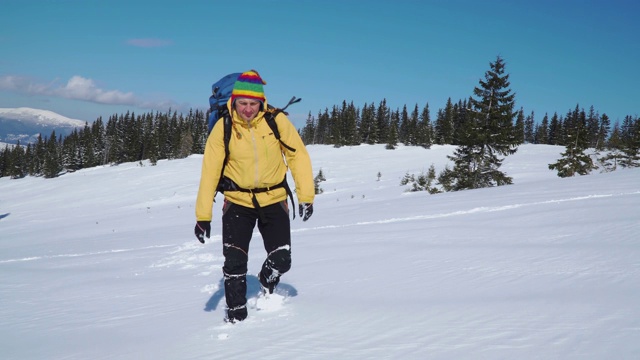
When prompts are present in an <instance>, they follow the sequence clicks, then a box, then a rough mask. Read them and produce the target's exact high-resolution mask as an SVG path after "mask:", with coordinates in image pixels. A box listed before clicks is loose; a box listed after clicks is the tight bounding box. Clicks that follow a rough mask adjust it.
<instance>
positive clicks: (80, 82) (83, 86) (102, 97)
mask: <svg viewBox="0 0 640 360" xmlns="http://www.w3.org/2000/svg"><path fill="white" fill-rule="evenodd" d="M52 93H53V94H55V95H58V96H60V97H63V98H67V99H76V100H85V101H92V102H96V103H99V104H111V105H137V104H138V103H139V101H138V100H137V99H136V97H135V96H134V95H133V93H131V92H127V93H125V92H122V91H119V90H103V89H100V88H98V87H97V86H96V84H95V82H94V81H93V80H91V79H87V78H83V77H82V76H78V75H76V76H73V77H72V78H71V79H69V81H68V82H67V84H66V85H65V86H63V87H58V88H55V89H52Z"/></svg>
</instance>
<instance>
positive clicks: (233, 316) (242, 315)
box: [224, 305, 247, 324]
mask: <svg viewBox="0 0 640 360" xmlns="http://www.w3.org/2000/svg"><path fill="white" fill-rule="evenodd" d="M246 318H247V306H246V305H243V306H239V307H237V308H235V309H227V317H226V318H225V319H224V321H225V322H228V323H232V324H235V323H237V322H239V321H242V320H244V319H246Z"/></svg>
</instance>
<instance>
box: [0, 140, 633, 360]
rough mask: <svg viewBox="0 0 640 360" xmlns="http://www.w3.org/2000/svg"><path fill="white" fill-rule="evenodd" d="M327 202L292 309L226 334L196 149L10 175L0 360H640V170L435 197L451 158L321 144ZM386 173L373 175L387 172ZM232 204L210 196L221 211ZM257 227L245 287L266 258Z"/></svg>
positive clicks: (521, 170) (284, 287)
mask: <svg viewBox="0 0 640 360" xmlns="http://www.w3.org/2000/svg"><path fill="white" fill-rule="evenodd" d="M309 151H310V154H311V156H312V160H313V164H314V172H315V173H317V172H318V170H319V169H320V168H322V170H323V173H324V175H325V177H326V178H327V181H326V182H323V183H322V184H321V187H322V188H323V189H324V190H325V193H324V194H322V195H319V196H318V197H317V198H316V202H315V213H314V215H313V217H312V218H311V219H310V220H309V221H307V222H302V221H300V219H299V218H296V219H295V220H294V221H293V222H292V236H293V267H292V270H291V271H290V272H289V273H288V274H286V275H285V276H284V277H283V279H282V283H281V286H280V291H282V292H288V294H289V296H288V297H287V298H286V299H285V301H284V303H283V304H275V305H274V306H271V307H267V308H266V309H261V310H258V309H257V308H256V305H255V298H254V299H252V300H251V303H250V304H251V305H252V307H251V308H250V309H249V318H248V319H247V321H246V322H243V323H240V324H236V325H226V324H223V322H222V318H223V316H224V298H223V296H224V294H223V291H222V288H221V278H222V272H221V267H222V262H223V258H222V254H221V247H222V246H221V238H220V233H221V229H220V209H219V205H220V201H218V202H217V203H216V204H215V206H214V221H213V223H212V227H213V229H212V239H211V241H209V242H208V243H207V244H205V245H201V244H200V243H198V242H197V240H196V239H195V237H194V236H193V225H194V208H193V204H194V201H195V196H196V192H197V186H198V182H199V175H200V162H201V156H198V155H194V156H191V157H190V158H187V159H184V160H174V161H160V162H159V163H158V165H157V166H144V167H140V166H138V165H137V164H135V163H131V164H121V165H119V166H116V167H101V168H93V169H85V170H80V171H77V172H75V173H72V174H67V175H64V176H62V177H60V178H56V179H42V178H26V179H21V180H9V179H6V178H1V179H0V319H2V321H1V323H2V326H0V358H3V359H204V358H207V359H399V358H402V359H610V358H615V359H636V358H637V357H638V354H640V307H638V306H637V303H638V299H639V298H640V222H639V221H638V219H640V169H634V170H621V171H617V172H613V173H607V174H593V175H589V176H583V177H577V178H569V179H560V178H558V177H557V176H556V175H555V173H554V172H552V171H549V170H548V168H547V164H549V163H551V162H554V161H555V160H556V159H557V158H558V157H559V153H560V152H561V151H563V148H560V147H554V146H544V145H524V146H521V147H520V149H519V151H518V153H516V154H515V155H513V156H510V157H508V158H507V159H506V160H505V162H504V165H503V167H502V170H504V171H505V172H507V173H508V174H509V175H510V176H512V177H513V178H514V182H515V184H514V185H511V186H505V187H498V188H489V189H480V190H473V191H463V192H457V193H445V194H438V195H427V194H426V193H424V192H423V193H406V192H404V189H403V188H402V187H400V186H399V183H400V179H401V178H402V176H403V175H404V174H405V173H406V172H410V173H416V174H417V173H419V172H420V171H426V170H427V169H428V167H429V166H430V165H431V164H435V166H436V168H437V169H441V168H442V167H443V166H444V164H446V163H447V160H446V155H449V154H451V153H452V151H453V147H451V146H434V147H433V148H432V149H429V150H426V149H422V148H417V147H400V148H399V149H397V150H394V151H388V150H385V149H384V146H383V145H382V146H378V145H375V146H358V147H343V148H340V149H335V148H333V147H330V146H310V147H309ZM378 172H380V173H381V177H380V179H379V181H378V178H377V174H378ZM220 199H221V197H220V196H219V197H218V200H220ZM264 255H265V254H264V249H263V248H262V245H261V239H260V235H259V233H257V231H256V233H255V235H254V241H253V242H252V246H251V253H250V263H249V278H248V285H249V295H250V296H251V297H255V295H256V294H257V291H258V282H257V279H256V278H255V274H256V273H257V272H258V271H259V267H260V265H261V262H262V260H263V259H264Z"/></svg>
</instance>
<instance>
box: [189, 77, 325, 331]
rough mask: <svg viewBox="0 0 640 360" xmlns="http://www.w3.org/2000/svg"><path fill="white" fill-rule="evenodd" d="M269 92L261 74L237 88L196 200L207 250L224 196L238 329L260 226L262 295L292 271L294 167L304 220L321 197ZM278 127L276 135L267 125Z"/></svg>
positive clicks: (227, 282) (207, 154) (229, 291)
mask: <svg viewBox="0 0 640 360" xmlns="http://www.w3.org/2000/svg"><path fill="white" fill-rule="evenodd" d="M263 85H266V83H265V82H264V81H263V80H262V78H261V77H260V75H259V74H258V72H257V71H255V70H251V71H247V72H244V73H242V74H241V75H240V76H239V77H238V78H237V80H236V81H235V83H234V86H233V91H232V93H231V97H230V98H229V101H228V102H227V108H228V115H227V116H228V117H229V118H227V121H228V122H227V124H225V121H223V119H220V121H217V122H216V124H215V125H214V126H213V129H212V131H211V134H210V135H209V138H208V139H207V143H206V146H205V151H204V157H203V159H202V173H201V178H200V187H199V190H198V197H197V200H196V221H197V223H196V226H195V235H196V237H197V238H198V240H199V241H200V242H202V243H204V237H205V236H206V237H207V238H209V236H210V232H211V218H212V212H213V211H212V208H213V200H214V196H215V193H216V191H217V190H220V191H222V192H224V204H223V207H222V244H223V248H222V254H223V255H224V258H225V260H224V266H223V268H222V271H223V274H224V291H225V298H226V302H227V317H226V320H227V321H229V322H232V323H233V322H236V321H242V320H244V319H245V318H246V317H247V306H246V304H247V281H246V275H247V263H248V260H249V259H248V252H249V242H250V241H251V235H252V233H253V229H254V227H255V225H256V223H257V224H258V230H259V231H260V234H261V235H262V240H263V242H264V247H265V250H266V252H267V258H266V260H265V261H264V263H263V265H262V268H261V270H260V273H259V274H258V279H259V280H260V284H261V286H262V290H263V292H266V293H273V290H274V288H275V287H276V285H277V284H278V282H279V281H280V276H281V275H282V274H284V273H285V272H287V271H288V270H289V269H290V267H291V227H290V220H289V208H288V204H287V195H288V194H289V195H291V191H290V190H289V186H288V184H287V182H286V174H287V168H288V167H290V168H291V173H292V175H293V179H294V181H295V185H296V186H295V191H296V195H297V198H298V202H299V212H300V216H301V217H303V220H305V221H306V220H307V219H308V218H309V217H310V216H311V214H313V200H314V196H315V190H314V184H313V171H312V168H311V159H310V157H309V153H308V152H307V150H306V148H305V146H304V143H303V142H302V139H301V138H300V136H299V134H298V131H297V130H296V128H295V127H294V126H293V124H292V123H291V122H290V121H289V119H288V118H287V116H286V115H285V114H284V113H283V112H282V111H273V110H274V109H273V108H272V107H270V106H268V105H267V99H266V97H265V95H264V90H263ZM273 120H275V124H276V125H277V129H272V126H270V125H269V124H268V123H267V122H268V121H273ZM229 125H230V127H229V129H230V131H231V136H230V137H227V139H228V140H227V141H228V144H225V136H224V135H225V126H229ZM274 130H275V131H274ZM276 132H279V135H280V136H279V138H277V136H276V135H275V134H274V133H276ZM227 151H228V154H227V153H226V152H227ZM285 159H286V161H285ZM225 160H226V163H225ZM294 212H295V209H294ZM294 217H295V214H294Z"/></svg>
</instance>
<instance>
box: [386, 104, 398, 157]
mask: <svg viewBox="0 0 640 360" xmlns="http://www.w3.org/2000/svg"><path fill="white" fill-rule="evenodd" d="M399 123H400V112H399V111H398V110H396V111H394V112H393V113H392V114H391V124H390V125H389V135H388V136H387V145H386V146H385V148H386V149H387V150H394V149H395V148H396V146H398V126H399Z"/></svg>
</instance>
